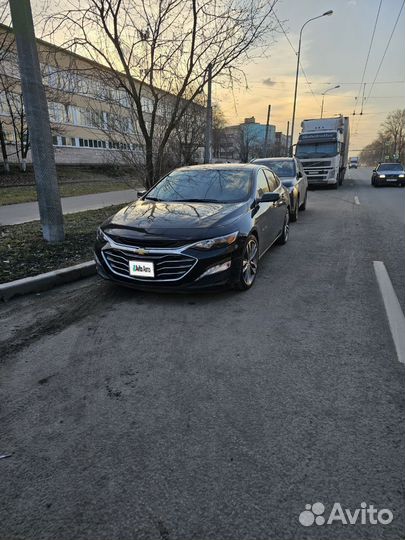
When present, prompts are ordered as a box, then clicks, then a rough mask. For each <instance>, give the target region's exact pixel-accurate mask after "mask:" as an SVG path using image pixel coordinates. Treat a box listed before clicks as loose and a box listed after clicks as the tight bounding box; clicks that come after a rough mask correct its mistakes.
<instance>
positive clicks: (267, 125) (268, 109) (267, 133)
mask: <svg viewBox="0 0 405 540" xmlns="http://www.w3.org/2000/svg"><path fill="white" fill-rule="evenodd" d="M270 114H271V105H269V106H268V107H267V121H266V134H265V136H264V154H265V155H264V156H263V157H268V156H267V150H268V148H267V146H268V144H269V123H270ZM269 153H270V152H269Z"/></svg>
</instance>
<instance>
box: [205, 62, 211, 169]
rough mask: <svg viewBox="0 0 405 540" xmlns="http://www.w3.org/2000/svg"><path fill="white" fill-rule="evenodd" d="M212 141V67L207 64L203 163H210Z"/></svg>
mask: <svg viewBox="0 0 405 540" xmlns="http://www.w3.org/2000/svg"><path fill="white" fill-rule="evenodd" d="M211 141H212V66H211V64H208V88H207V119H206V123H205V145H204V163H211V152H212V149H211V146H212V144H211Z"/></svg>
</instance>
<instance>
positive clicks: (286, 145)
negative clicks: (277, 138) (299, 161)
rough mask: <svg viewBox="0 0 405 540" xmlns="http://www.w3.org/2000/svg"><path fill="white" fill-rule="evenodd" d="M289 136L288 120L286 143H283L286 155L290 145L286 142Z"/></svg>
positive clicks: (288, 124)
mask: <svg viewBox="0 0 405 540" xmlns="http://www.w3.org/2000/svg"><path fill="white" fill-rule="evenodd" d="M289 136H290V121H289V120H288V122H287V140H286V143H285V155H286V156H288V150H289V147H290V145H289V144H288V139H289Z"/></svg>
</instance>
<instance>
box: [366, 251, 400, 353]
mask: <svg viewBox="0 0 405 540" xmlns="http://www.w3.org/2000/svg"><path fill="white" fill-rule="evenodd" d="M373 264H374V271H375V275H376V277H377V281H378V285H379V287H380V291H381V296H382V298H383V302H384V306H385V311H386V313H387V317H388V323H389V325H390V330H391V335H392V339H393V340H394V343H395V348H396V350H397V355H398V360H399V361H400V362H402V363H403V364H404V363H405V317H404V314H403V312H402V309H401V306H400V304H399V302H398V297H397V295H396V294H395V291H394V287H393V286H392V283H391V280H390V277H389V275H388V272H387V269H386V268H385V265H384V263H383V262H381V261H374V262H373Z"/></svg>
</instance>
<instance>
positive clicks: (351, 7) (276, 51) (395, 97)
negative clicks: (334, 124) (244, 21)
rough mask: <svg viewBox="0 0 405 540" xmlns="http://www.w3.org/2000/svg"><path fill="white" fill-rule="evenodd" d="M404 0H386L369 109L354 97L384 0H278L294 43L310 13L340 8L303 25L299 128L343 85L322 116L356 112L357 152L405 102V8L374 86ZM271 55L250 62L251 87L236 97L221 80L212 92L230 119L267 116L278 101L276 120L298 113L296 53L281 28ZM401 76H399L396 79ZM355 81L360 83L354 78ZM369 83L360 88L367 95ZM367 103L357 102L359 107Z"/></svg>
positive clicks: (369, 74)
mask: <svg viewBox="0 0 405 540" xmlns="http://www.w3.org/2000/svg"><path fill="white" fill-rule="evenodd" d="M402 2H403V0H383V2H382V6H381V11H380V16H379V20H378V25H377V29H376V33H375V37H374V43H373V46H372V49H371V53H370V59H369V62H368V66H367V70H366V73H365V77H364V81H365V82H366V83H367V84H366V90H365V96H366V97H367V96H368V95H369V93H370V91H371V93H370V96H369V99H367V100H366V102H365V104H364V110H363V115H362V116H360V115H356V116H353V115H352V113H353V110H354V105H355V97H356V96H357V95H358V93H359V91H360V85H359V83H360V81H361V78H362V73H363V69H364V65H365V61H366V57H367V52H368V48H369V45H370V40H371V35H372V31H373V27H374V22H375V19H376V15H377V10H378V6H379V0H279V1H278V3H277V5H276V8H275V11H276V14H277V16H278V18H279V19H280V20H281V21H282V23H283V26H284V28H285V30H286V31H287V34H288V37H289V38H290V40H291V42H292V44H293V46H294V47H295V49H297V48H298V38H299V31H300V28H301V26H302V25H303V23H304V22H305V21H307V20H308V19H309V18H312V17H316V16H317V15H321V14H322V13H324V12H325V11H328V10H330V9H332V10H333V11H334V14H333V15H332V16H329V17H322V18H320V19H318V20H316V21H312V22H310V23H308V25H307V26H306V27H305V29H304V32H303V39H302V52H301V64H302V66H303V68H304V70H305V73H306V76H307V79H308V83H309V84H308V83H307V81H306V80H305V77H304V76H303V74H302V73H301V74H300V83H299V89H298V102H297V121H296V129H295V135H297V134H298V132H299V127H300V123H301V120H303V119H304V118H316V117H319V116H320V109H321V101H322V96H321V95H320V94H321V93H322V92H323V91H325V90H326V89H328V88H330V87H331V86H335V85H340V88H339V89H336V90H333V91H331V92H330V93H328V94H327V95H326V96H325V109H324V116H333V115H335V114H339V113H342V114H344V115H350V122H351V151H352V152H353V151H355V150H360V149H361V148H363V146H365V145H366V144H368V143H369V142H371V140H372V139H373V138H374V136H375V133H376V131H377V130H378V128H379V125H380V123H381V122H382V121H383V120H384V119H385V116H386V114H387V113H388V112H389V111H391V110H393V109H397V108H404V106H405V17H404V11H405V9H403V11H402V13H401V16H400V19H399V21H398V24H397V27H396V30H395V33H394V35H393V37H392V40H391V43H390V46H389V49H388V51H387V54H386V57H385V60H384V61H383V63H382V66H381V69H380V72H379V75H378V77H377V79H376V83H375V84H374V86H373V88H371V86H372V85H371V83H372V82H373V80H374V78H375V75H376V72H377V69H378V65H379V63H380V61H381V58H382V56H383V53H384V50H385V48H386V45H387V42H388V39H389V36H390V34H391V32H392V29H393V26H394V23H395V20H396V18H397V16H398V13H399V11H400V8H401V5H402ZM276 40H277V42H276V44H275V45H273V46H272V47H270V48H269V51H268V53H269V56H268V57H267V58H264V59H261V60H260V61H256V62H255V63H251V64H250V65H248V66H245V68H244V69H245V73H246V76H247V80H248V89H247V90H246V89H245V88H244V87H240V88H239V89H236V90H235V91H234V96H232V95H231V94H230V93H229V91H227V92H225V91H223V90H221V88H220V87H216V88H215V90H214V99H215V101H216V103H218V104H219V105H220V106H221V108H222V110H223V111H224V113H225V115H226V120H227V122H229V123H231V124H232V123H239V122H243V119H244V118H245V117H250V116H255V117H256V120H257V121H259V122H262V123H265V122H266V116H267V106H268V104H271V105H272V115H271V123H274V124H276V127H277V130H282V131H284V132H285V131H286V125H287V121H288V120H289V119H290V118H291V115H292V100H293V91H294V81H295V69H296V56H295V53H294V51H293V50H292V48H291V46H290V44H289V43H288V41H287V39H286V37H285V36H284V35H283V34H282V33H280V34H278V35H277V36H276ZM394 81H395V82H394ZM356 83H357V84H356ZM362 92H363V89H361V91H360V99H359V101H361V98H362ZM360 110H361V107H360V106H357V112H360Z"/></svg>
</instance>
